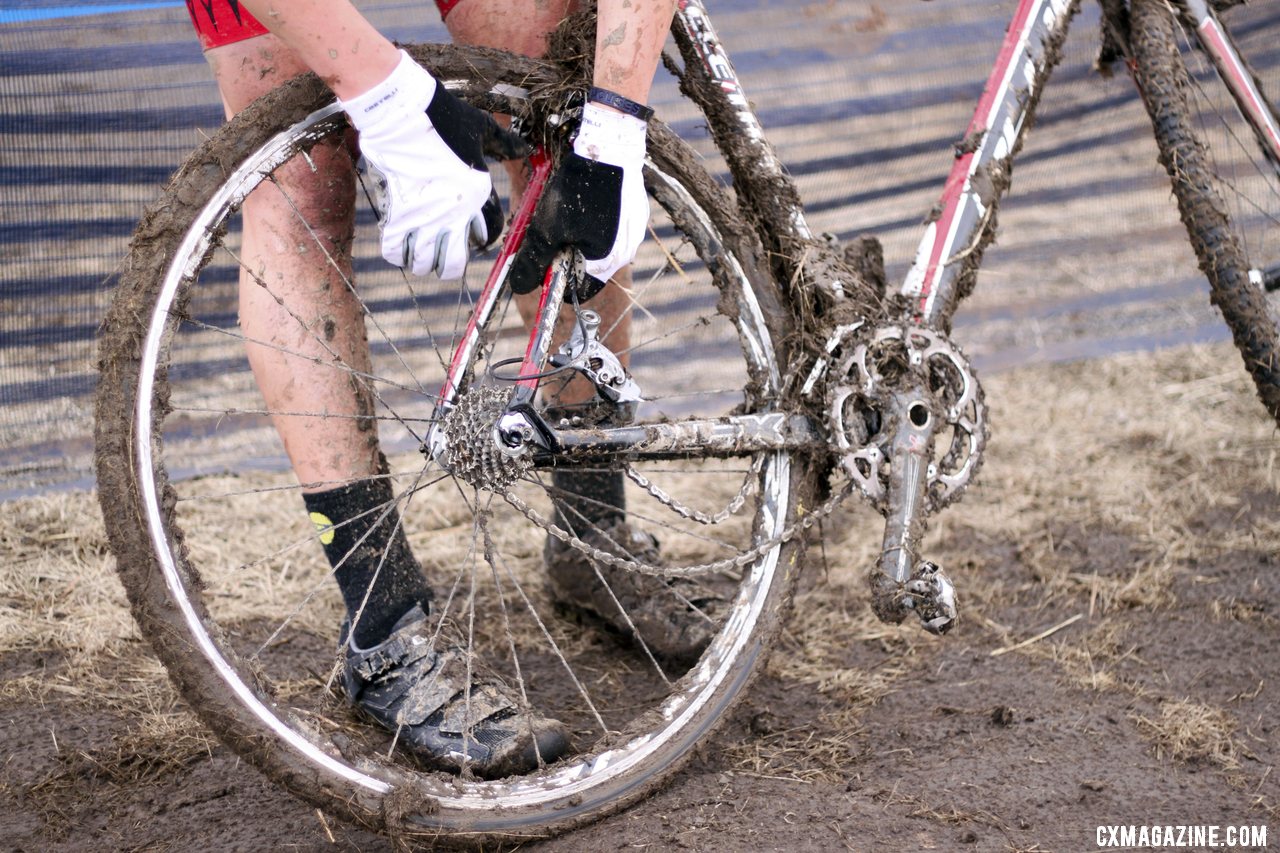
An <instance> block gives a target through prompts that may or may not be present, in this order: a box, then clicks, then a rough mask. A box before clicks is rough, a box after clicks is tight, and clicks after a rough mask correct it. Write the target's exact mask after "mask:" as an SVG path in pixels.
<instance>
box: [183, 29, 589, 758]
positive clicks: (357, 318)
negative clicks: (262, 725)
mask: <svg viewBox="0 0 1280 853" xmlns="http://www.w3.org/2000/svg"><path fill="white" fill-rule="evenodd" d="M206 55H207V56H208V59H209V63H210V65H211V66H212V68H213V71H214V76H215V78H216V80H217V82H218V86H219V89H220V91H221V93H222V97H223V101H224V104H225V107H226V111H227V114H228V116H232V115H234V114H235V113H237V112H238V111H239V110H241V109H243V108H244V107H245V106H247V105H248V104H249V103H250V102H252V101H253V100H254V99H255V98H257V97H259V96H260V95H262V94H265V93H266V92H267V91H269V90H270V89H272V88H274V87H275V86H277V85H279V84H281V83H284V82H286V81H287V80H289V79H291V78H292V77H294V76H296V75H297V74H299V73H301V72H302V71H304V70H306V69H305V68H304V66H303V64H302V63H301V61H300V60H299V59H298V57H296V56H295V55H294V54H293V53H292V52H291V51H289V50H288V49H287V48H285V47H284V46H283V45H282V44H281V43H280V42H279V41H278V40H276V39H275V38H274V37H273V36H271V35H269V34H268V35H261V36H256V37H253V38H249V39H247V40H242V41H237V42H234V43H231V44H225V45H221V46H217V47H214V48H212V49H211V50H209V51H207V53H206ZM354 198H355V172H354V166H353V163H352V160H351V156H350V153H349V151H348V150H346V145H345V144H342V143H339V144H334V145H328V146H323V145H321V146H317V147H316V148H315V149H313V150H312V152H311V155H310V159H309V160H307V159H304V158H298V159H297V160H295V161H293V162H291V163H288V164H286V165H285V166H284V167H282V168H280V169H278V170H277V171H276V172H275V173H274V180H273V181H271V182H267V183H264V184H263V185H262V186H260V187H259V189H257V190H255V191H254V192H253V193H252V194H251V195H250V196H249V197H248V198H247V199H246V201H245V204H244V206H243V208H242V214H243V217H244V236H243V242H242V248H241V259H240V260H241V265H240V325H241V329H242V331H243V332H244V335H245V338H246V340H247V341H248V344H247V349H248V355H249V361H250V365H251V367H252V369H253V373H254V377H255V379H256V380H257V383H258V386H259V389H260V391H261V392H262V395H263V397H264V399H265V402H266V406H267V410H268V411H269V412H271V413H272V419H273V423H274V425H275V428H276V431H277V432H278V433H279V435H280V438H281V440H282V442H283V444H284V447H285V450H286V452H287V454H288V456H289V459H290V462H291V463H292V465H293V469H294V473H295V475H296V476H297V478H298V480H299V482H300V483H301V485H302V489H303V503H304V505H305V507H306V509H307V510H308V511H309V512H310V515H311V519H312V521H313V522H315V523H316V525H317V527H321V528H325V529H324V530H323V535H322V536H321V542H322V543H323V545H324V548H325V552H326V555H327V557H328V559H329V562H330V564H331V565H332V566H333V569H334V576H335V579H336V580H337V582H338V586H339V589H340V590H341V592H342V597H343V600H344V603H345V605H346V610H347V618H348V623H349V624H350V626H351V627H350V630H349V633H350V639H351V643H350V644H349V645H350V647H349V648H348V649H347V650H346V652H345V660H346V669H345V674H344V679H343V680H344V685H345V688H346V692H347V696H348V699H349V700H350V701H351V702H353V703H354V704H357V705H358V706H359V707H361V708H362V709H363V710H364V711H365V712H366V713H368V714H369V715H370V716H372V717H373V718H374V719H376V720H378V721H379V722H380V723H382V724H383V725H385V726H387V727H388V728H391V729H396V728H397V726H398V725H399V726H403V727H404V728H403V729H402V730H401V731H400V733H399V734H400V738H399V739H400V741H401V742H402V743H404V744H405V745H406V746H407V747H408V748H409V749H411V750H413V751H414V752H417V753H418V754H419V755H420V756H421V757H422V758H424V759H425V760H427V761H428V762H430V763H432V764H434V765H436V766H439V767H441V768H442V769H453V770H457V769H461V767H462V766H464V765H466V766H470V767H471V769H472V770H473V771H474V772H476V773H478V774H479V775H483V776H488V775H505V774H508V773H513V772H515V773H519V772H524V771H526V770H529V769H531V768H532V767H535V766H537V763H538V762H539V761H542V760H550V759H553V758H555V757H556V756H557V755H559V754H560V753H562V752H563V751H564V750H565V749H566V747H567V742H566V736H565V734H564V732H563V730H562V728H561V727H560V726H559V724H558V723H556V722H555V721H552V720H546V719H543V718H540V717H537V716H536V715H532V714H526V715H525V717H526V718H527V721H528V725H527V726H525V727H524V728H523V731H521V732H518V733H517V732H513V731H510V730H508V729H506V728H500V727H498V726H497V720H498V718H499V717H500V716H501V715H502V714H504V713H506V711H505V709H507V708H510V707H512V706H513V705H514V703H513V701H512V700H510V699H509V698H508V697H507V696H506V694H505V693H504V692H503V689H502V688H501V687H499V686H497V685H496V684H489V683H487V682H485V681H484V680H482V679H478V678H472V677H471V675H470V669H469V668H468V666H467V665H465V661H464V658H463V657H461V656H460V655H459V654H458V653H457V652H455V651H453V650H449V651H445V650H444V649H443V648H442V649H441V652H442V654H439V655H437V656H435V657H432V656H427V657H424V656H422V655H420V654H416V655H403V654H402V655H401V656H400V657H395V655H393V654H392V653H391V652H390V651H388V650H390V649H401V650H403V649H405V648H410V646H406V645H405V643H404V642H403V640H404V638H412V639H413V641H414V642H417V641H418V640H419V639H426V638H427V637H428V636H430V629H429V628H428V627H427V618H426V617H427V615H428V614H429V612H430V609H431V604H430V602H431V598H432V591H431V588H430V586H429V585H428V584H427V581H426V578H425V577H424V575H423V573H422V569H421V567H420V566H419V564H418V561H417V559H416V558H415V557H414V555H413V553H412V550H411V549H410V547H409V543H408V539H407V538H406V536H405V531H404V529H403V527H402V525H401V523H400V515H399V513H398V512H397V511H396V509H395V506H394V489H393V488H392V485H391V483H390V481H389V479H387V477H386V476H385V475H386V474H387V473H388V472H387V469H386V464H385V462H384V461H383V458H382V455H381V453H380V451H379V448H378V438H377V436H378V433H377V429H376V424H377V421H376V420H375V418H374V415H375V411H374V398H373V394H372V391H371V389H370V387H369V386H368V384H367V381H366V379H365V377H367V376H369V375H370V354H369V344H368V340H367V336H366V334H367V333H366V330H365V319H364V312H363V307H362V305H361V303H360V300H359V298H358V296H357V295H356V292H355V289H354V287H353V283H352V279H351V258H350V251H349V250H350V245H351V241H352V237H353V222H354V204H353V202H354ZM299 509H300V510H301V507H300V508H299ZM393 637H394V638H399V639H397V640H396V641H395V642H394V643H393V642H390V641H391V639H392V638H393ZM374 662H376V664H377V665H376V666H375V665H374ZM413 684H420V685H421V689H422V691H425V693H426V694H427V695H429V696H431V697H434V699H433V700H432V701H433V702H434V704H433V705H432V706H431V707H432V708H437V707H438V708H439V710H441V711H442V712H446V713H444V714H443V716H445V717H447V716H448V714H447V712H448V710H449V709H450V708H452V707H453V706H454V705H457V704H458V703H459V702H466V701H468V698H469V697H471V696H473V695H474V696H478V697H483V698H484V699H485V701H487V702H488V703H489V705H488V706H486V707H492V708H494V709H497V710H495V712H494V713H493V714H491V715H489V716H485V717H484V718H483V719H477V720H476V721H475V722H474V724H473V725H474V728H473V729H472V730H469V731H467V732H452V731H446V724H445V723H443V722H437V721H435V717H431V718H430V719H426V715H425V714H424V715H423V719H421V720H418V721H417V722H415V723H413V724H407V723H406V722H405V718H404V717H403V710H404V708H405V707H406V705H407V703H412V702H416V701H418V699H416V698H415V697H416V696H417V695H418V692H419V691H418V690H417V689H416V688H415V687H406V686H405V685H413ZM459 697H462V698H459ZM424 701H425V700H424ZM534 741H536V743H537V746H536V747H534V746H533V742H534ZM463 753H465V754H467V755H468V758H467V759H461V760H460V759H459V758H458V756H459V755H460V754H463ZM460 761H461V763H459V762H460Z"/></svg>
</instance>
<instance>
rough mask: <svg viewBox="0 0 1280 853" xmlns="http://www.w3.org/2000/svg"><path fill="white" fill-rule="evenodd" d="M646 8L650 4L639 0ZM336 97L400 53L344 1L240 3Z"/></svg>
mask: <svg viewBox="0 0 1280 853" xmlns="http://www.w3.org/2000/svg"><path fill="white" fill-rule="evenodd" d="M644 1H645V2H646V3H651V2H654V0H644ZM241 5H242V6H244V7H245V8H246V9H248V10H249V11H250V12H252V13H253V16H254V17H255V18H257V19H258V20H259V21H261V22H262V24H263V25H264V26H265V27H266V28H267V29H269V30H271V32H272V33H274V34H275V35H276V36H277V37H279V38H280V40H281V41H283V42H284V43H285V44H286V45H288V46H289V47H290V48H292V49H293V50H294V51H295V52H296V53H297V54H298V56H299V57H300V58H301V59H302V61H303V62H304V63H306V64H307V66H308V67H309V68H310V69H311V70H312V71H314V72H316V74H318V75H320V78H321V79H323V80H324V81H325V83H327V84H328V85H329V88H331V89H332V90H333V93H334V94H335V95H337V96H338V97H339V98H343V99H350V98H353V97H355V96H356V95H360V94H363V93H364V92H367V91H368V90H369V89H371V88H373V87H374V86H375V85H377V84H378V83H381V82H382V81H383V80H385V79H386V78H387V77H388V75H390V74H391V72H392V70H393V69H394V68H395V67H396V63H397V62H399V60H400V54H399V52H398V51H397V49H396V47H395V45H393V44H392V43H391V42H390V41H389V40H388V39H387V38H386V37H385V36H383V35H382V34H381V33H379V32H378V31H377V30H376V29H374V27H373V25H372V24H370V23H369V22H368V21H367V20H365V18H364V16H363V15H361V14H360V12H359V11H358V10H357V9H356V8H355V6H353V5H351V3H349V2H347V0H241Z"/></svg>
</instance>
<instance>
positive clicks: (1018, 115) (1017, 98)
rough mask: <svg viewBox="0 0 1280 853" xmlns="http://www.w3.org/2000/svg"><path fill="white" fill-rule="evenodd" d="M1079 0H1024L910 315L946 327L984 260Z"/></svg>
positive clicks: (932, 234)
mask: <svg viewBox="0 0 1280 853" xmlns="http://www.w3.org/2000/svg"><path fill="white" fill-rule="evenodd" d="M1079 7H1080V2H1079V0H1022V2H1020V3H1019V4H1018V8H1017V11H1016V12H1015V13H1014V16H1013V21H1012V22H1011V23H1010V24H1009V29H1008V30H1007V31H1006V33H1005V38H1004V42H1003V44H1002V45H1001V47H1000V54H999V56H998V57H997V59H996V63H995V67H993V68H992V69H991V75H990V76H989V77H988V78H987V83H986V86H985V87H984V88H983V90H982V98H981V99H980V100H979V101H978V107H977V109H976V110H975V111H974V114H973V118H972V119H971V120H970V122H969V127H968V130H967V131H966V133H965V135H964V140H963V141H962V142H961V143H960V144H959V145H958V146H957V147H956V160H955V163H954V164H953V165H952V167H951V173H950V174H949V175H948V176H947V182H946V186H945V187H944V189H943V193H942V200H941V202H940V203H939V204H938V206H937V207H936V208H935V209H936V210H937V211H938V213H937V218H936V219H934V220H933V221H932V222H930V223H929V227H928V229H927V230H926V231H925V234H924V237H923V238H922V239H921V241H920V246H919V248H918V249H917V251H916V257H915V261H914V262H913V263H912V265H911V269H910V270H909V271H908V272H907V277H906V280H905V281H904V282H903V285H902V294H903V295H904V296H905V297H907V299H908V300H909V302H910V305H911V316H912V319H913V320H914V321H915V322H917V323H919V324H921V325H925V326H932V327H937V328H946V327H947V326H949V324H950V318H951V314H952V312H954V311H955V308H956V303H957V302H958V301H959V298H960V296H961V295H962V289H963V288H962V286H961V285H962V283H963V282H964V280H965V277H966V275H970V274H972V272H973V270H974V269H975V267H976V264H977V262H978V261H979V260H980V259H981V256H982V250H983V248H984V247H985V243H986V241H988V240H990V237H991V234H990V228H992V227H994V216H995V210H996V206H997V205H998V203H999V201H1000V197H1001V196H1002V195H1003V194H1004V192H1005V190H1007V189H1008V187H1009V173H1010V158H1012V156H1013V155H1014V154H1015V153H1016V152H1017V150H1018V148H1019V147H1020V146H1021V144H1022V135H1023V132H1024V131H1025V130H1026V128H1027V126H1028V119H1029V118H1030V116H1031V114H1032V112H1033V111H1034V110H1035V105H1036V103H1037V102H1038V101H1039V99H1040V93H1041V91H1042V90H1043V88H1044V85H1045V83H1046V82H1047V81H1048V78H1049V72H1050V71H1052V70H1053V66H1054V65H1056V64H1057V61H1058V58H1059V52H1060V49H1061V46H1062V43H1063V41H1064V40H1065V39H1066V35H1067V28H1068V26H1069V25H1070V23H1071V18H1072V17H1073V16H1074V15H1075V13H1076V11H1077V10H1078V9H1079Z"/></svg>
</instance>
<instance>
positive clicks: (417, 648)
mask: <svg viewBox="0 0 1280 853" xmlns="http://www.w3.org/2000/svg"><path fill="white" fill-rule="evenodd" d="M352 651H353V652H354V660H353V661H352V663H351V669H352V671H354V673H355V674H356V675H357V676H359V677H360V678H361V679H362V680H363V681H365V682H366V683H368V682H372V681H376V680H377V679H378V678H380V677H381V676H383V675H386V674H388V673H391V672H394V671H396V670H398V669H404V668H405V667H408V666H412V665H413V664H415V663H417V662H418V661H420V660H422V659H423V658H426V657H428V656H430V655H432V654H434V652H433V651H432V649H431V641H430V640H428V639H427V638H426V637H423V636H421V635H419V634H412V633H409V632H407V631H406V632H402V633H399V634H393V635H392V636H391V637H390V638H389V639H388V640H387V641H386V642H384V643H381V644H379V645H377V646H375V647H374V648H372V649H368V650H355V649H353V650H352Z"/></svg>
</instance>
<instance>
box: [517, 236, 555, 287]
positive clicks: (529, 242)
mask: <svg viewBox="0 0 1280 853" xmlns="http://www.w3.org/2000/svg"><path fill="white" fill-rule="evenodd" d="M559 249H560V246H559V245H557V244H556V243H555V242H553V241H552V240H550V239H549V238H548V237H547V235H546V232H545V231H543V229H542V228H541V227H540V226H539V224H538V222H537V221H536V220H535V221H534V222H532V223H530V224H529V229H528V230H527V231H525V232H524V242H523V243H521V244H520V251H519V252H518V253H516V257H515V260H514V261H512V262H511V272H510V273H509V274H508V276H507V280H508V281H509V282H511V290H512V292H514V293H532V292H534V291H535V290H537V289H538V288H540V287H542V282H543V281H544V280H545V279H546V277H547V267H549V266H551V262H552V261H553V260H555V257H556V252H557V251H559Z"/></svg>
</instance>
